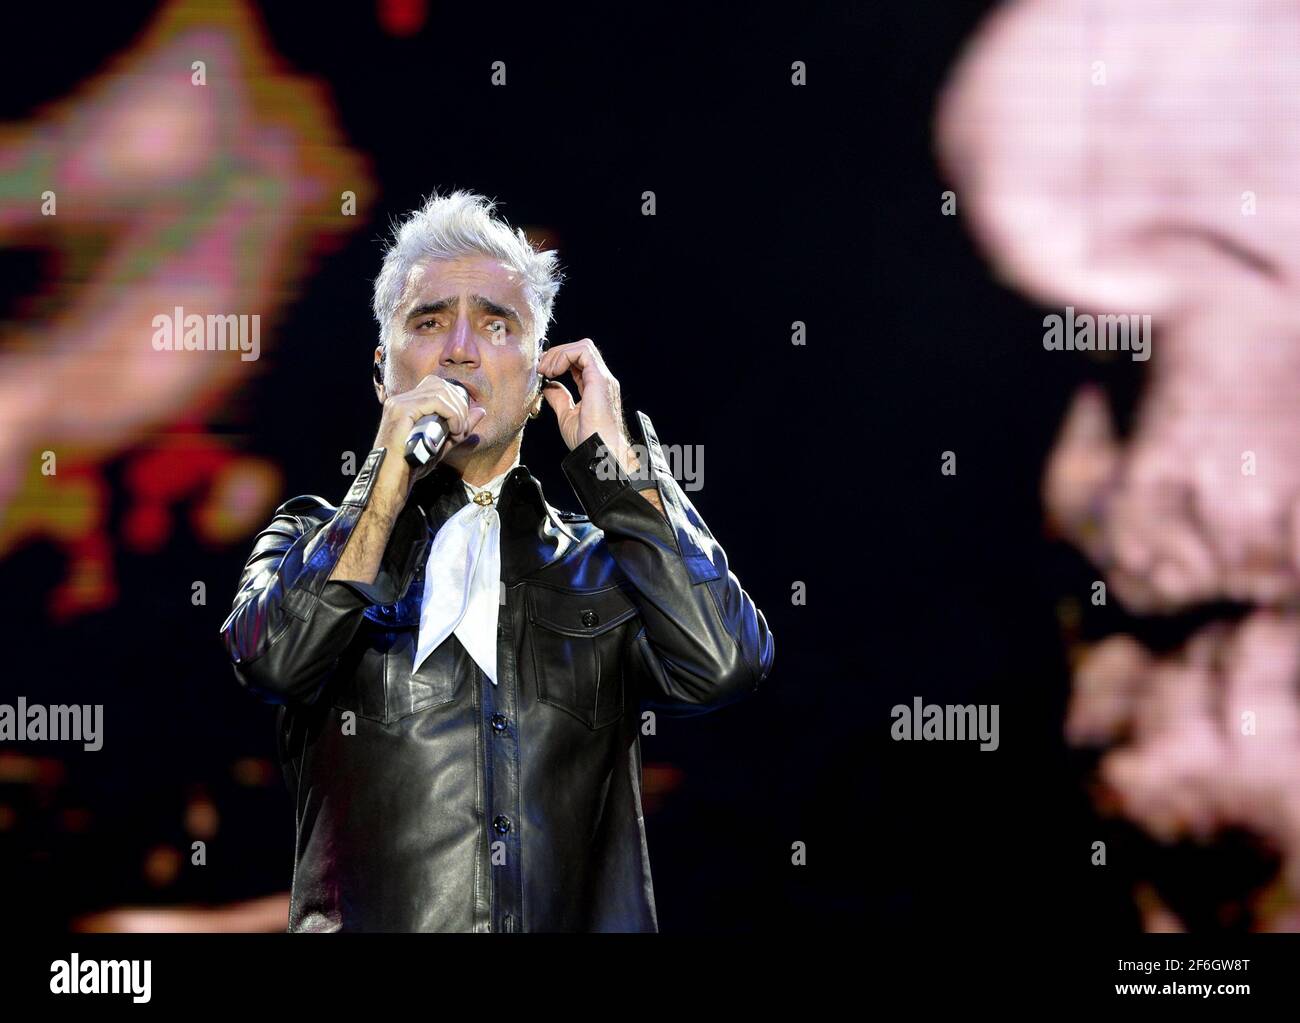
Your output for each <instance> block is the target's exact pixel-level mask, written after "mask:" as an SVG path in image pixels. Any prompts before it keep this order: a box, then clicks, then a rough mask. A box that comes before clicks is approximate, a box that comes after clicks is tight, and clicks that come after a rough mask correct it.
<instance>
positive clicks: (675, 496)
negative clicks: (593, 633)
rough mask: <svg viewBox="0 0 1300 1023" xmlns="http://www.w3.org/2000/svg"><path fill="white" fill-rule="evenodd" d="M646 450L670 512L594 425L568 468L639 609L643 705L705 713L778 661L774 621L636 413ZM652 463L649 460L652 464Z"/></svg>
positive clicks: (751, 687)
mask: <svg viewBox="0 0 1300 1023" xmlns="http://www.w3.org/2000/svg"><path fill="white" fill-rule="evenodd" d="M637 425H638V426H639V428H640V433H641V440H640V441H639V442H638V441H636V438H635V437H634V438H633V441H634V443H639V444H640V445H641V450H642V451H644V452H645V455H644V456H643V457H642V458H641V459H640V461H641V462H642V463H643V464H642V474H644V473H648V474H649V476H650V477H651V478H652V479H653V480H654V483H655V487H656V489H657V490H658V492H659V499H660V501H661V502H662V503H663V506H664V511H665V513H666V514H667V519H665V517H664V515H661V514H660V513H659V511H658V509H656V508H655V507H654V505H652V504H650V502H649V501H647V500H645V498H644V497H642V496H641V495H640V494H639V493H637V491H636V489H635V488H634V487H633V485H632V482H631V481H630V480H629V479H628V477H627V476H626V474H624V472H623V470H622V468H621V467H620V466H619V464H618V462H617V461H616V460H615V459H614V458H613V456H612V455H611V454H609V453H608V452H607V451H606V449H605V446H604V441H603V440H602V439H601V437H600V435H599V434H593V435H592V436H591V437H589V438H587V440H585V441H584V442H583V443H581V444H579V445H578V446H577V447H576V448H574V449H573V450H572V451H571V452H569V454H568V455H567V456H566V457H565V459H564V461H563V463H562V467H563V469H564V473H565V475H566V476H567V477H568V479H569V482H570V484H571V485H572V486H573V489H574V492H575V493H576V494H577V497H578V500H579V501H581V502H582V505H583V509H584V511H585V512H586V513H587V515H588V517H589V518H590V519H591V521H592V523H593V524H594V525H595V526H597V527H598V528H599V529H600V530H601V531H602V532H603V533H604V535H605V542H606V543H607V544H608V545H609V549H610V552H611V554H612V556H613V558H614V560H615V561H616V562H617V563H618V567H619V569H620V570H621V571H622V573H623V574H624V575H625V576H626V577H627V579H628V581H629V582H630V583H631V585H632V592H630V593H629V594H628V596H629V598H630V599H632V600H633V601H635V603H636V604H637V607H638V609H639V611H640V613H641V621H642V631H641V633H640V634H639V635H638V636H637V641H636V645H637V649H638V650H639V652H640V658H641V663H640V664H639V665H634V669H640V670H639V671H638V672H637V675H638V678H639V682H640V685H639V689H640V695H641V699H642V700H643V702H644V704H645V706H648V707H651V708H657V709H662V710H666V711H669V712H670V713H673V714H675V715H677V716H682V715H687V714H693V713H702V712H705V711H708V710H712V709H715V708H717V707H721V706H725V705H726V704H728V703H732V702H734V701H736V700H738V699H740V698H742V697H744V696H746V695H748V694H749V693H752V692H754V691H755V690H756V689H757V688H758V686H759V684H760V683H762V682H763V680H764V679H766V678H767V676H768V674H769V673H770V672H771V670H772V661H773V656H774V652H775V648H774V642H773V637H772V633H771V631H770V630H769V629H768V627H767V621H766V620H765V619H764V617H763V612H762V611H760V610H759V609H758V608H757V607H756V606H755V604H754V602H753V600H751V599H750V597H749V594H747V593H746V592H745V591H744V589H743V588H742V587H741V585H740V580H739V579H737V578H736V576H735V574H734V573H732V572H731V571H730V569H729V567H728V564H727V555H726V553H725V552H724V551H723V549H722V545H721V544H719V543H718V542H717V540H715V539H714V537H713V534H712V533H711V532H710V531H709V528H708V527H707V526H706V525H705V524H704V520H703V519H702V518H701V517H700V515H699V513H698V512H697V511H696V510H695V507H694V505H692V504H691V501H690V499H689V498H688V497H687V496H686V494H685V492H684V491H683V490H682V488H681V487H680V486H679V485H678V483H677V481H676V480H675V479H673V477H672V474H671V472H670V471H669V468H668V464H667V461H666V460H665V458H664V454H663V450H662V448H661V447H660V444H659V440H658V437H657V436H656V434H655V430H654V426H653V425H652V424H651V422H650V419H649V417H648V416H646V415H645V414H644V413H642V412H638V413H637ZM646 463H648V464H646Z"/></svg>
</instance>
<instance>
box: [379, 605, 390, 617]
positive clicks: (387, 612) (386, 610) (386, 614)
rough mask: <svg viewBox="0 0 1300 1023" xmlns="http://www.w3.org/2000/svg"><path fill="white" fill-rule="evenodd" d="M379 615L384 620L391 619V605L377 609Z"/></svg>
mask: <svg viewBox="0 0 1300 1023" xmlns="http://www.w3.org/2000/svg"><path fill="white" fill-rule="evenodd" d="M379 613H380V614H381V615H383V616H384V617H385V618H392V617H393V605H392V604H385V605H384V606H383V607H381V608H380V609H379Z"/></svg>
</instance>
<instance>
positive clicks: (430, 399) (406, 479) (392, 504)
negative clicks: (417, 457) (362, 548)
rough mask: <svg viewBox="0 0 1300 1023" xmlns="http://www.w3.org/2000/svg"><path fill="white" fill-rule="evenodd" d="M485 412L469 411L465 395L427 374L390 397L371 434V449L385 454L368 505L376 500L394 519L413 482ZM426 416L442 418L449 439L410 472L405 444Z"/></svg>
mask: <svg viewBox="0 0 1300 1023" xmlns="http://www.w3.org/2000/svg"><path fill="white" fill-rule="evenodd" d="M486 414H487V410H486V409H481V408H476V409H471V408H470V407H469V401H468V400H467V399H466V397H465V391H464V390H463V389H462V388H460V387H456V386H454V385H453V384H452V383H451V382H449V381H447V380H444V379H443V378H442V377H440V376H437V375H435V374H433V373H430V374H429V375H428V376H427V377H425V378H424V379H423V380H421V381H420V382H419V383H418V384H416V385H415V386H414V387H412V388H411V389H410V390H409V391H404V392H403V393H401V394H394V395H390V396H389V398H388V399H387V400H386V401H385V402H384V412H383V415H382V416H381V417H380V420H379V430H378V432H377V433H376V434H375V442H374V444H373V445H371V450H374V448H381V447H382V448H387V449H388V454H387V455H386V456H385V457H384V463H383V465H381V466H380V467H379V478H378V479H377V480H376V481H375V490H374V493H373V494H372V501H373V500H374V499H375V498H378V499H379V501H380V502H381V504H382V505H384V506H385V508H386V509H388V510H391V511H392V513H393V517H394V518H395V517H396V515H397V513H398V512H400V511H401V510H402V508H403V507H405V505H406V501H407V499H408V498H409V497H410V495H411V488H412V487H413V486H414V485H415V482H416V480H418V479H420V478H422V477H423V476H426V475H428V474H429V473H430V472H432V471H433V469H434V468H435V467H436V466H437V464H438V463H439V462H440V461H442V459H443V458H444V457H445V456H446V454H447V452H448V451H450V450H451V449H452V448H453V447H455V446H456V445H457V444H460V443H462V442H463V441H464V440H465V439H466V438H467V437H469V436H470V435H471V434H473V432H474V429H475V427H477V426H478V424H479V422H480V421H481V420H482V418H483V417H484V416H485V415H486ZM428 415H437V416H442V418H443V419H445V420H446V421H447V428H448V430H450V431H451V432H450V436H449V439H448V440H447V442H446V443H445V444H444V445H443V446H442V450H441V451H439V452H438V455H437V457H436V458H432V459H430V460H429V461H428V462H426V463H425V464H424V465H422V466H419V467H418V468H416V469H412V468H411V466H410V465H408V464H407V462H406V457H405V454H406V440H407V438H408V437H409V436H410V435H411V431H412V430H414V429H415V424H416V422H417V421H418V420H420V419H422V418H424V417H425V416H428Z"/></svg>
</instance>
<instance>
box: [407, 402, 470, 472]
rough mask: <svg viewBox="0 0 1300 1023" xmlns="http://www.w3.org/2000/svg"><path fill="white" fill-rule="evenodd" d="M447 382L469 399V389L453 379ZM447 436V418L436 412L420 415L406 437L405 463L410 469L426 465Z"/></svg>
mask: <svg viewBox="0 0 1300 1023" xmlns="http://www.w3.org/2000/svg"><path fill="white" fill-rule="evenodd" d="M447 383H449V384H452V385H454V386H456V387H459V388H460V389H461V390H462V391H465V400H466V401H468V400H469V391H468V390H466V389H465V386H464V385H463V384H460V383H457V382H456V381H455V380H448V381H447ZM447 437H448V430H447V420H445V419H444V418H443V417H442V416H440V415H438V414H437V413H436V412H435V413H430V414H429V415H427V416H421V417H420V418H419V419H417V420H416V421H415V427H414V428H413V429H412V430H411V433H410V435H409V436H408V437H407V438H406V464H407V465H409V466H410V467H411V468H412V469H418V468H420V466H422V465H427V464H428V463H429V461H430V459H432V458H434V457H435V456H436V455H437V454H438V451H439V449H440V448H441V447H442V446H443V444H445V443H446V441H447Z"/></svg>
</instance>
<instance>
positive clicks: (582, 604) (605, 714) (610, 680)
mask: <svg viewBox="0 0 1300 1023" xmlns="http://www.w3.org/2000/svg"><path fill="white" fill-rule="evenodd" d="M527 591H528V596H527V608H528V624H529V629H528V641H527V643H526V644H525V648H526V663H527V664H528V665H529V668H530V670H531V673H532V676H533V682H534V684H535V685H536V687H537V699H538V700H540V701H541V702H542V703H545V704H548V705H550V706H552V707H558V708H559V709H560V710H562V711H565V712H566V713H568V714H571V715H573V716H574V717H576V718H577V719H578V720H579V721H581V722H582V723H583V724H585V725H586V726H587V727H588V728H592V729H595V728H604V727H606V726H607V725H611V724H613V723H614V722H615V721H617V720H619V718H621V717H622V716H623V645H624V641H625V638H626V635H627V630H626V628H624V626H625V625H626V623H627V622H628V621H630V620H631V619H632V618H633V617H634V616H635V615H636V613H637V610H636V605H634V604H633V603H632V602H631V601H630V600H628V598H627V597H626V596H624V594H623V592H622V590H620V589H619V588H618V587H617V586H611V587H609V588H607V589H604V590H594V591H591V592H587V593H580V592H574V591H570V590H551V589H547V588H545V587H542V586H528V587H527Z"/></svg>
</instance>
